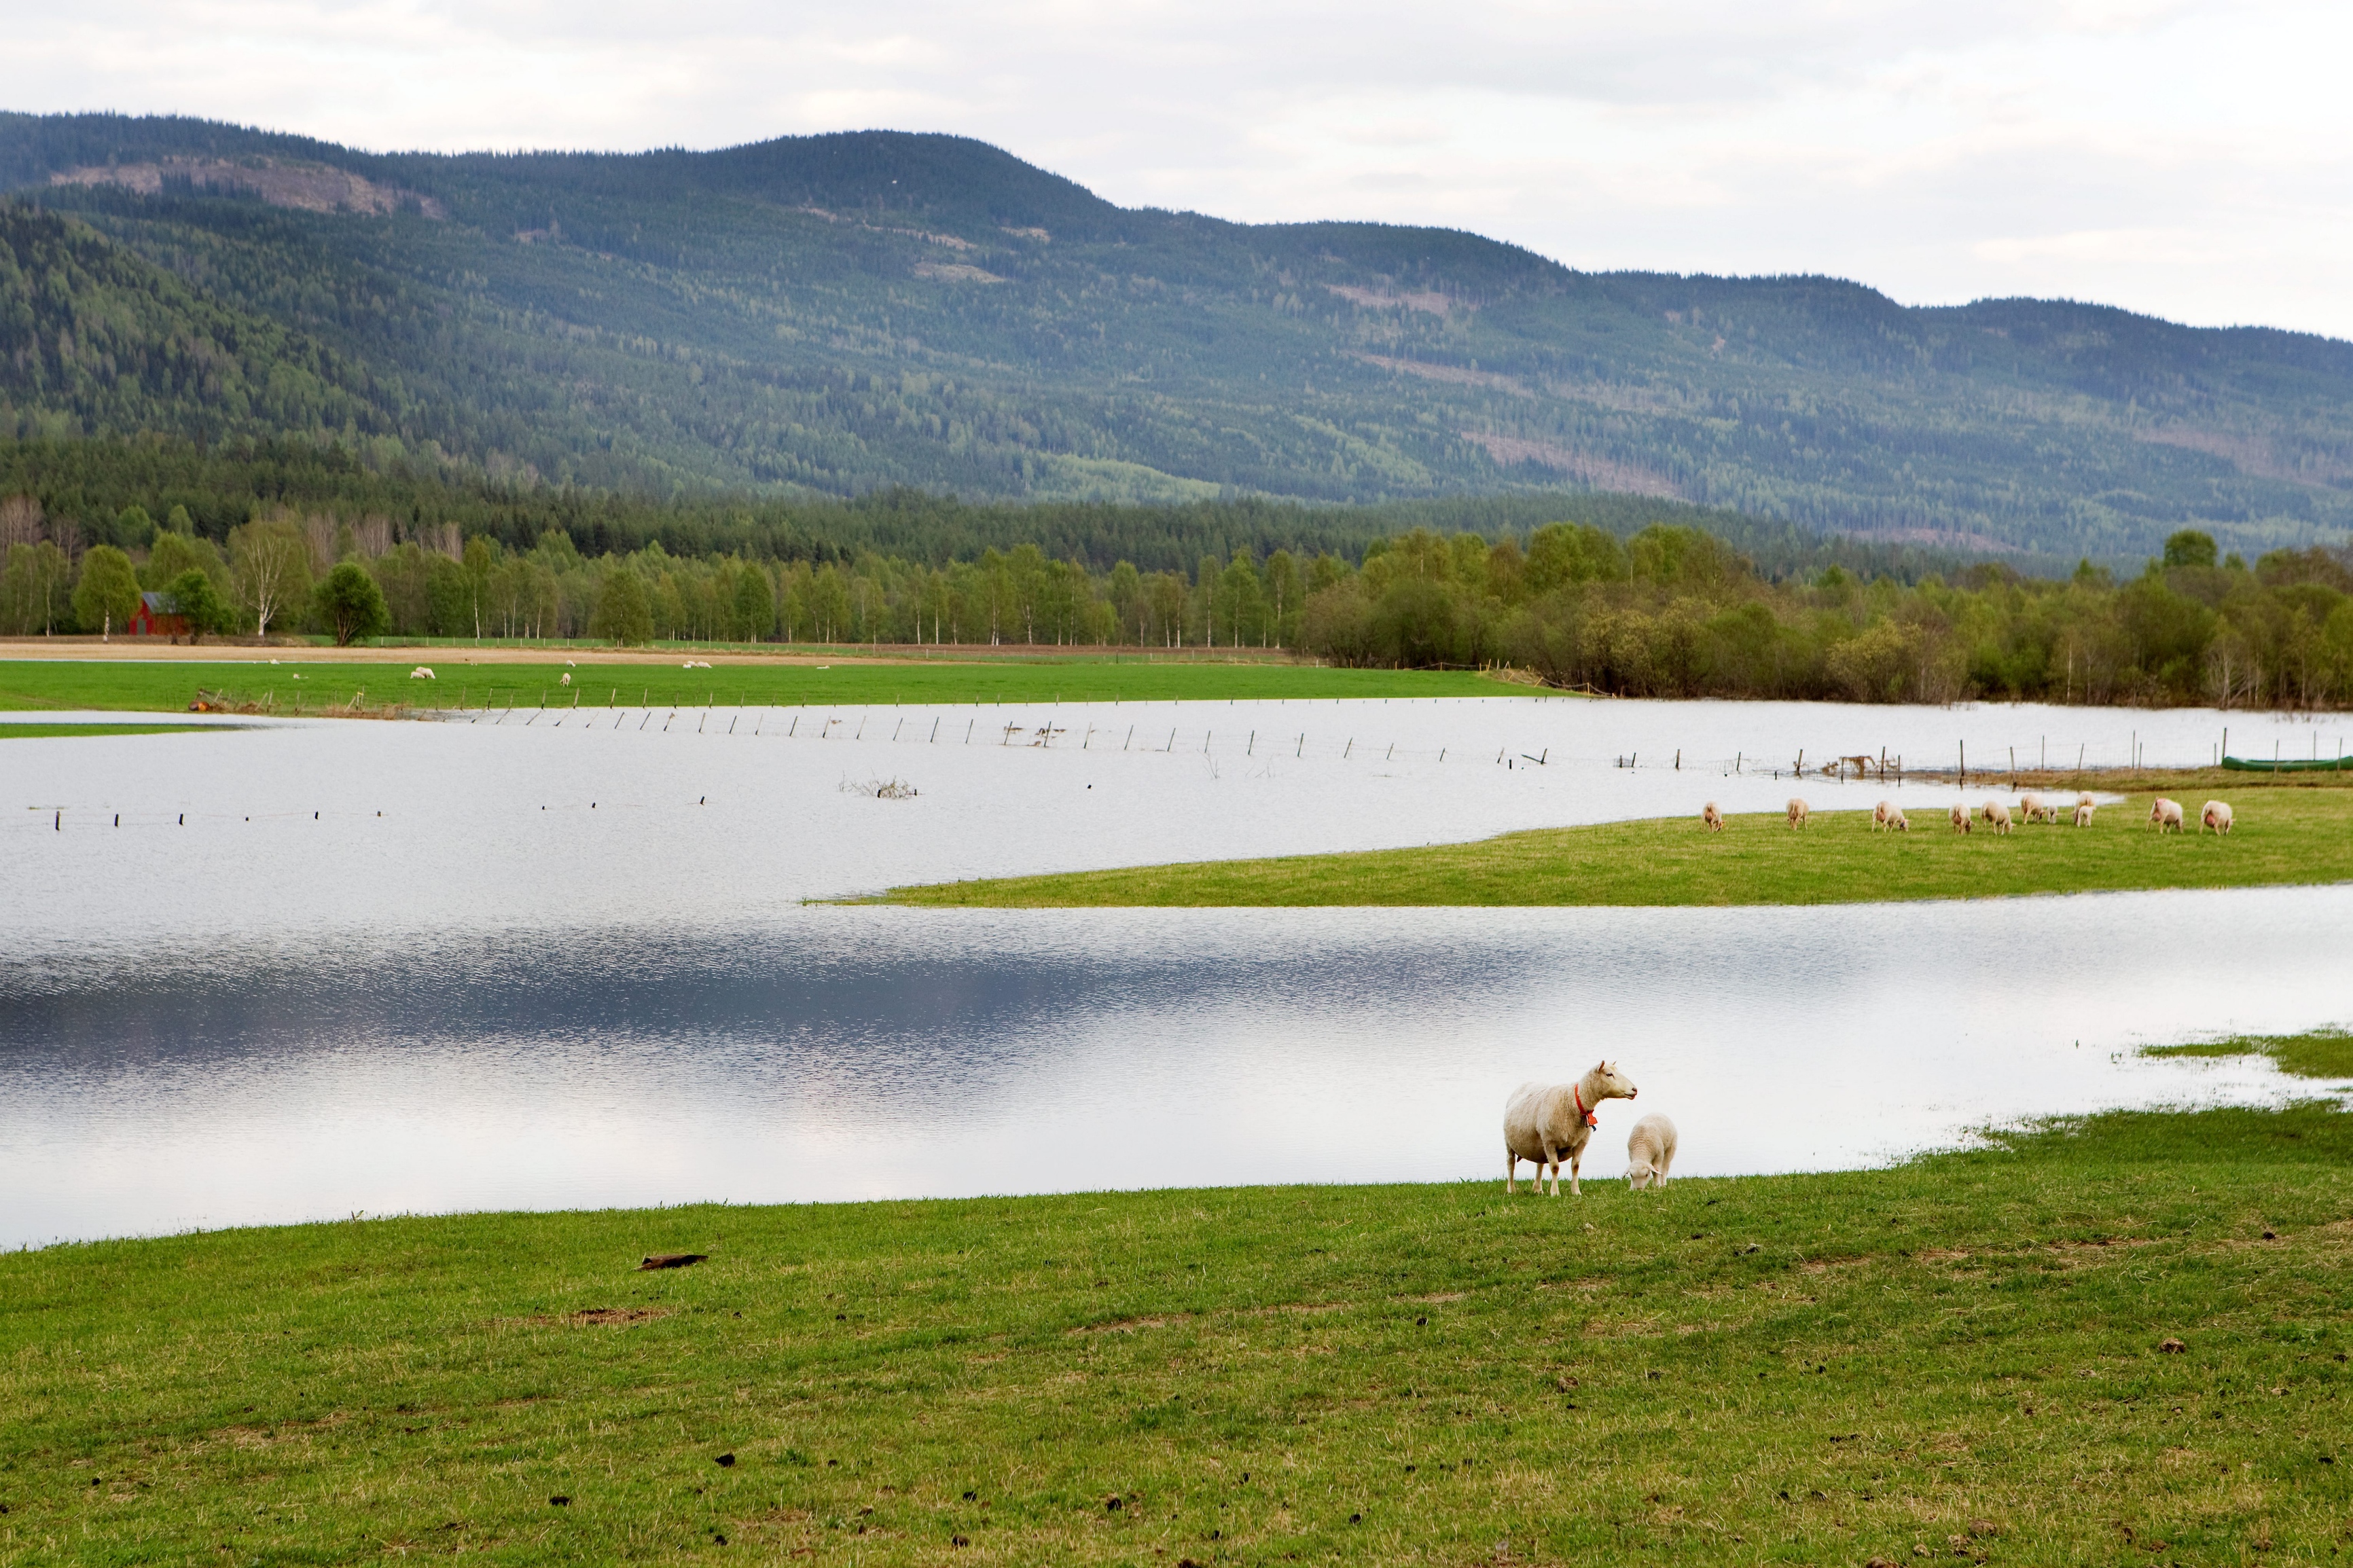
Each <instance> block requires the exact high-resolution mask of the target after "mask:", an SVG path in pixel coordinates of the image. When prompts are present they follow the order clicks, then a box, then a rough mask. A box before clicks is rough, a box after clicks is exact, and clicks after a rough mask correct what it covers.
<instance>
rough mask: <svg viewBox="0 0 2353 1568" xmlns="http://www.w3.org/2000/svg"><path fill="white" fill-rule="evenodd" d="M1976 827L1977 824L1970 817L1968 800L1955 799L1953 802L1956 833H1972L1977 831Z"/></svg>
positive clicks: (1954, 829)
mask: <svg viewBox="0 0 2353 1568" xmlns="http://www.w3.org/2000/svg"><path fill="white" fill-rule="evenodd" d="M1976 828H1977V825H1976V824H1975V823H1973V822H1972V821H1970V819H1969V807H1968V802H1967V801H1955V802H1954V803H1953V831H1954V832H1956V833H1972V832H1975V831H1976Z"/></svg>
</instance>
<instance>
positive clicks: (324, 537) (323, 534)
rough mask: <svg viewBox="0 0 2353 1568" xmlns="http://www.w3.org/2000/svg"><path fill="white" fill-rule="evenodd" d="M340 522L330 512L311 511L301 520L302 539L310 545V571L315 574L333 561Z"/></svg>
mask: <svg viewBox="0 0 2353 1568" xmlns="http://www.w3.org/2000/svg"><path fill="white" fill-rule="evenodd" d="M342 526H343V525H342V524H340V523H338V522H337V521H335V515H334V513H332V512H317V511H314V512H312V513H311V515H310V516H308V517H306V518H304V519H303V520H302V539H303V542H305V543H306V544H308V545H309V546H310V547H311V573H312V574H314V575H315V574H321V573H323V572H326V571H327V570H328V569H329V568H331V567H332V566H333V565H334V563H335V535H336V533H337V532H338V531H340V530H341V528H342Z"/></svg>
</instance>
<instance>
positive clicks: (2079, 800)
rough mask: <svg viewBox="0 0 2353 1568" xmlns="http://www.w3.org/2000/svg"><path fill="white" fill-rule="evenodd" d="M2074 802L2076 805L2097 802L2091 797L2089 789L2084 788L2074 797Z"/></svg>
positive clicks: (2096, 803)
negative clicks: (2082, 791)
mask: <svg viewBox="0 0 2353 1568" xmlns="http://www.w3.org/2000/svg"><path fill="white" fill-rule="evenodd" d="M2075 804H2076V805H2098V804H2099V803H2098V802H2097V801H2095V800H2094V799H2093V798H2092V792H2091V791H2089V790H2085V791H2084V793H2083V794H2082V795H2077V796H2076V797H2075Z"/></svg>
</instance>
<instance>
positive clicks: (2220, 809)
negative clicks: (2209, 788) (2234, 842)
mask: <svg viewBox="0 0 2353 1568" xmlns="http://www.w3.org/2000/svg"><path fill="white" fill-rule="evenodd" d="M2210 827H2211V828H2212V829H2213V830H2214V831H2215V832H2216V833H2218V834H2221V833H2228V832H2230V831H2231V807H2230V804H2229V803H2228V802H2226V801H2220V800H2210V801H2208V802H2207V803H2206V804H2205V805H2202V806H2200V807H2199V808H2198V832H2199V836H2200V837H2204V836H2205V833H2206V830H2207V829H2208V828H2210Z"/></svg>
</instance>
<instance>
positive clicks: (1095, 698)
mask: <svg viewBox="0 0 2353 1568" xmlns="http://www.w3.org/2000/svg"><path fill="white" fill-rule="evenodd" d="M691 651H695V652H697V653H699V652H700V650H691ZM289 652H290V653H291V654H293V655H295V657H286V658H281V661H280V663H278V664H276V665H270V664H267V663H255V662H252V661H242V662H239V661H232V660H222V661H220V662H218V663H198V662H195V661H190V660H180V659H157V660H155V661H153V662H152V663H150V662H131V661H126V660H121V659H90V660H88V661H65V660H51V659H0V710H7V709H20V710H52V711H61V710H122V711H132V712H165V711H168V712H185V711H186V710H187V708H188V705H189V704H190V703H192V702H195V701H197V700H199V699H200V698H206V699H211V700H216V701H218V702H221V703H225V704H226V705H227V706H228V707H230V708H233V709H241V708H243V707H244V706H246V705H248V704H254V705H258V706H259V707H261V708H264V709H266V710H269V711H272V712H280V713H293V712H318V711H322V710H333V709H349V708H351V707H352V706H353V703H354V701H356V702H357V704H358V706H359V707H361V708H363V709H378V708H382V707H385V706H387V705H394V706H397V705H405V704H416V705H418V706H427V707H442V706H446V707H451V708H455V707H460V706H463V707H470V708H480V707H483V706H486V705H488V706H496V707H501V708H538V707H543V706H544V707H556V706H571V705H574V704H577V705H579V706H581V707H596V708H602V707H607V706H617V707H643V706H647V705H653V706H660V707H673V708H675V707H695V708H701V707H704V706H712V707H723V708H725V707H739V706H743V707H751V706H762V705H768V706H777V707H788V706H803V705H826V704H831V705H836V706H840V707H856V706H872V707H881V706H888V705H891V704H894V703H907V704H915V703H921V704H926V705H933V706H942V705H948V704H955V703H966V702H983V703H996V702H1018V703H1039V702H1058V701H1059V702H1112V701H1124V702H1170V701H1219V702H1224V701H1262V700H1301V701H1304V700H1324V701H1328V700H1332V699H1335V698H1414V697H1530V696H1536V695H1541V694H1543V691H1542V689H1541V688H1537V687H1532V686H1525V685H1514V684H1511V683H1508V682H1504V681H1501V680H1495V679H1490V678H1488V677H1486V676H1483V675H1480V674H1476V673H1474V672H1471V671H1462V670H1412V669H1406V670H1388V669H1328V668H1320V667H1317V666H1314V665H1306V664H1290V663H1277V662H1271V661H1264V660H1235V661H1231V662H1210V661H1208V660H1200V661H1194V660H1182V661H1178V660H1155V659H1150V658H1142V657H1139V656H1134V655H1129V656H1123V657H1119V658H1113V657H1110V656H1092V655H1090V656H1083V657H1073V658H1022V659H1011V658H1008V659H971V660H966V661H959V662H951V661H947V660H940V661H925V662H921V663H885V662H882V661H880V660H874V659H860V658H857V657H856V656H854V655H852V656H845V657H844V658H842V659H841V660H840V661H839V662H837V663H835V664H833V665H832V666H831V667H830V668H826V667H823V666H818V665H810V664H721V665H716V666H715V667H713V668H708V669H702V668H696V669H688V668H683V667H684V665H685V663H686V658H685V657H684V656H681V658H679V659H677V660H675V661H672V662H669V663H663V664H588V663H583V664H580V665H578V666H576V667H570V666H566V665H565V663H564V662H563V661H562V660H561V659H560V658H559V659H555V660H553V661H551V662H548V663H544V664H488V663H485V664H476V665H465V664H461V663H459V662H457V659H456V657H455V656H454V654H453V653H452V652H451V651H450V650H447V649H433V650H420V651H416V652H413V653H412V654H410V655H409V656H406V657H404V658H399V659H397V660H388V661H385V662H383V663H374V662H370V663H349V662H342V661H324V660H322V661H317V662H310V663H306V662H304V661H303V660H302V659H301V658H300V657H299V650H289ZM697 662H698V663H700V662H701V659H700V658H697ZM419 664H423V665H426V666H427V667H429V668H432V669H433V671H434V677H435V679H433V680H431V681H430V682H427V681H424V680H412V679H409V671H410V670H412V669H414V668H416V667H417V666H418V665H419ZM567 674H568V675H570V676H571V677H572V684H571V685H570V686H568V687H567V686H565V684H564V679H563V678H564V677H565V675H567ZM297 677H300V679H297Z"/></svg>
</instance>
